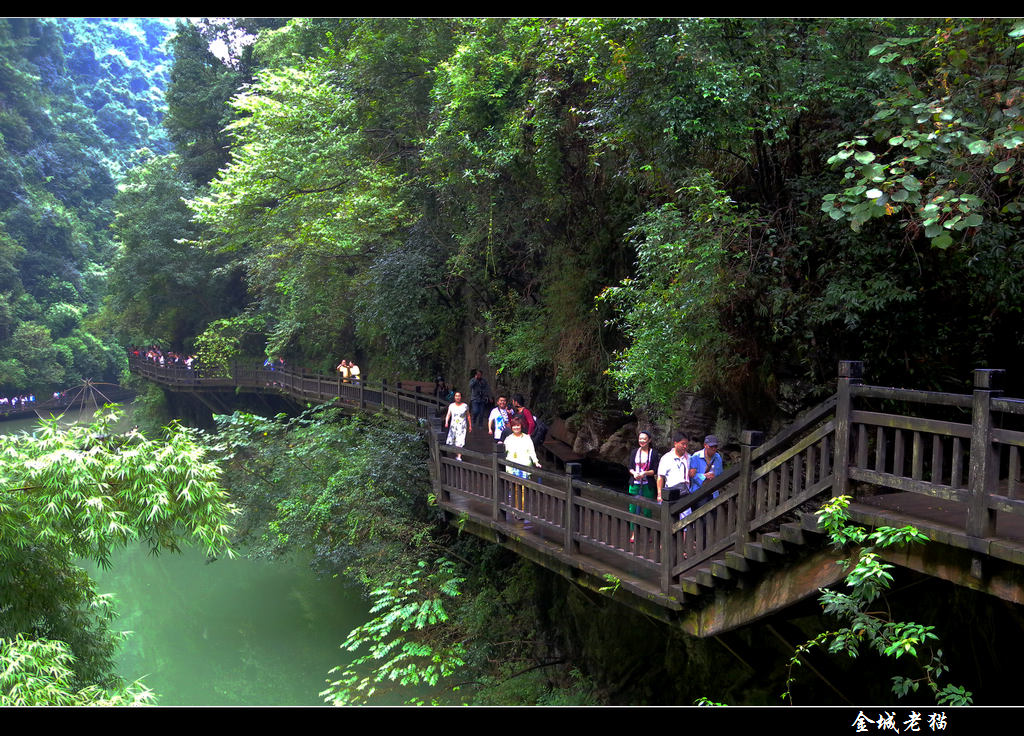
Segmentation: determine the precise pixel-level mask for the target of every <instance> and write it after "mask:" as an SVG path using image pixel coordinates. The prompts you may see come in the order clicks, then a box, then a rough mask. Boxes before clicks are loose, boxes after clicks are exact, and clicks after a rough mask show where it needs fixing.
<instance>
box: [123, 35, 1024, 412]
mask: <svg viewBox="0 0 1024 736" xmlns="http://www.w3.org/2000/svg"><path fill="white" fill-rule="evenodd" d="M1021 31H1022V27H1021V26H1020V25H1019V24H1018V23H1015V22H1014V21H1009V20H986V21H963V20H957V21H941V20H939V21H922V22H915V21H872V20H864V19H853V20H844V19H827V20H788V19H778V20H729V19H716V20H693V19H684V20H679V19H675V20H657V19H642V20H634V19H614V20H587V19H577V20H541V21H539V20H530V19H505V20H488V19H484V20H459V19H449V20H442V19H429V20H417V19H359V20H337V19H304V20H293V21H290V22H289V23H288V24H287V25H285V26H283V27H280V28H276V29H264V30H263V31H262V32H260V33H259V36H258V39H257V40H256V41H255V43H254V44H253V45H251V46H249V47H247V51H246V54H245V56H244V58H242V57H241V56H239V58H238V59H237V60H236V62H235V63H234V64H233V65H232V64H230V63H229V64H220V63H218V62H217V60H216V59H215V58H213V57H212V55H210V54H209V52H207V51H205V49H203V48H199V49H196V50H195V52H194V54H193V57H192V58H191V60H190V61H189V62H188V63H189V64H191V65H192V67H191V68H193V69H196V68H198V65H200V64H204V65H205V66H203V69H204V73H205V74H207V75H208V76H207V77H205V78H204V79H206V82H205V83H204V84H203V86H202V87H201V89H202V90H203V92H204V96H202V97H201V98H200V97H199V96H198V95H197V96H196V97H195V98H194V99H191V100H190V105H189V106H188V118H187V119H186V113H185V111H184V110H178V111H177V112H176V111H175V109H174V107H173V105H172V109H171V111H170V115H169V118H168V127H169V129H171V130H172V131H175V130H177V131H179V132H178V133H177V134H176V135H179V136H184V131H191V134H192V138H191V142H190V143H189V145H187V146H179V147H178V155H179V156H180V159H178V160H176V161H177V162H176V163H175V162H173V161H172V160H168V159H165V160H162V161H160V162H158V163H155V164H153V166H154V167H156V168H152V169H151V170H150V171H149V173H148V174H146V175H147V176H151V177H156V176H158V175H159V176H164V175H165V174H166V173H167V172H169V171H170V168H174V167H177V168H176V169H175V170H176V171H178V172H179V177H180V180H179V184H177V185H176V186H178V187H185V186H188V187H192V186H195V187H198V188H197V189H196V190H195V192H194V194H192V195H191V196H190V197H188V200H189V208H190V210H191V213H192V214H193V216H194V219H193V220H192V221H191V222H188V218H189V212H185V211H181V212H180V213H179V214H178V215H177V220H175V221H174V222H171V219H172V218H168V222H167V229H166V231H165V232H164V233H163V234H162V235H161V233H160V232H154V230H153V227H154V223H153V221H152V220H151V219H148V220H147V221H146V223H145V225H146V227H147V228H148V230H145V231H143V230H141V227H142V224H141V223H140V224H139V225H138V226H137V227H136V226H132V225H131V223H130V222H129V220H130V218H131V217H132V215H131V212H130V211H128V210H129V209H130V210H131V211H137V210H136V208H135V205H136V204H138V200H137V198H138V197H139V196H143V197H146V196H152V197H154V198H159V197H163V196H167V195H166V192H165V190H164V189H162V188H160V187H155V188H153V189H146V188H145V187H142V188H141V189H139V190H137V191H136V192H135V194H133V195H132V196H133V199H132V200H131V202H132V205H133V206H132V207H131V208H128V209H126V208H122V222H123V223H124V225H125V227H126V228H127V229H126V230H123V231H122V235H121V237H122V242H124V243H129V242H131V238H133V237H138V236H140V235H144V236H145V238H144V239H145V241H146V243H147V245H146V246H145V248H146V249H147V251H146V253H145V255H144V257H143V258H142V259H141V260H142V261H143V262H145V263H149V264H154V263H157V264H164V263H178V262H188V263H189V264H191V265H192V267H194V268H195V269H196V271H201V272H202V273H196V274H195V275H194V277H193V276H191V275H190V277H189V279H187V281H188V282H189V284H191V285H192V286H191V288H192V289H194V292H193V291H190V290H189V289H190V287H188V286H184V285H182V286H181V288H184V289H185V291H184V294H185V295H186V296H188V295H191V294H192V293H203V294H206V295H207V296H206V297H205V299H204V300H203V301H202V304H201V305H199V306H200V309H201V311H202V314H203V320H202V322H203V324H205V323H206V322H210V325H209V326H208V327H207V331H206V333H205V334H204V335H203V336H202V337H201V338H199V339H198V340H197V339H196V337H195V334H194V333H195V332H197V331H198V329H199V328H200V327H201V326H202V325H201V324H197V323H196V321H195V314H194V313H190V314H182V315H181V316H180V317H178V318H176V320H175V321H174V323H167V319H168V310H165V309H161V310H157V313H155V314H153V315H151V316H150V317H149V318H148V319H149V321H145V320H143V321H141V322H140V320H139V319H138V313H139V311H140V310H142V311H144V309H145V305H151V304H154V303H160V302H161V301H162V300H163V301H174V300H175V296H174V292H173V290H172V289H171V288H170V287H168V288H167V289H165V291H164V292H163V295H161V294H159V293H153V292H152V291H151V290H152V289H153V288H154V287H153V285H152V283H151V282H146V281H145V280H144V279H138V278H136V277H135V274H134V272H132V271H131V270H130V269H129V270H127V271H123V272H122V273H121V274H120V275H119V278H121V279H124V282H123V285H122V286H121V287H119V288H118V289H117V290H116V291H115V294H114V297H113V298H114V300H115V303H117V304H119V305H121V306H122V307H124V308H125V309H126V310H127V312H126V313H129V314H132V315H133V316H132V319H131V324H130V325H127V324H124V321H122V326H123V327H124V328H125V329H127V328H128V327H129V326H130V327H131V328H132V331H133V332H134V334H138V335H141V334H142V333H145V334H147V335H152V337H153V338H162V339H171V340H175V341H180V342H181V343H182V345H183V346H184V345H188V346H190V347H191V346H192V345H196V344H198V345H200V346H206V347H207V348H213V347H214V346H216V348H217V349H225V348H227V349H231V348H232V346H238V347H241V348H248V349H249V350H253V349H265V351H266V353H267V354H268V355H281V356H284V357H286V358H288V359H290V360H295V361H299V362H302V363H305V364H309V365H316V366H318V367H320V368H322V369H327V368H329V367H330V366H331V365H333V362H334V361H336V359H337V358H338V357H339V356H341V355H352V356H357V357H358V358H359V359H360V361H361V362H362V363H363V365H364V366H367V367H368V372H369V374H370V375H374V376H391V375H402V376H417V377H420V378H432V377H433V376H434V375H435V374H437V373H439V372H441V373H445V374H446V375H449V376H451V377H453V380H454V381H455V382H456V383H458V382H460V381H462V377H463V376H465V375H468V374H467V370H468V368H469V367H471V366H473V365H476V364H480V365H481V366H482V367H485V368H486V367H489V368H490V369H491V370H493V371H494V372H496V373H497V375H498V378H499V382H500V383H502V385H504V386H507V387H509V388H513V389H520V390H524V392H526V393H527V394H528V395H530V396H532V397H533V400H534V401H535V402H539V403H540V404H542V405H544V406H545V407H546V408H547V409H550V410H553V411H558V412H561V413H563V414H564V413H567V412H569V411H571V410H575V409H581V408H582V409H586V408H588V407H606V406H614V405H616V402H617V401H620V400H621V401H622V402H623V403H621V404H618V406H619V407H620V408H624V409H627V410H629V409H632V410H634V411H640V412H642V413H647V415H649V416H653V417H657V416H665V415H669V414H671V412H672V410H673V407H675V406H676V405H677V401H678V399H679V396H680V392H683V391H699V392H701V393H702V394H703V395H705V396H708V397H711V398H713V399H715V400H716V401H717V402H718V403H719V405H721V406H722V407H724V408H725V410H726V411H727V412H728V413H730V414H731V415H733V416H735V417H738V418H739V420H741V421H743V422H747V423H752V424H757V425H759V426H768V424H770V423H771V421H772V420H773V419H774V418H776V417H777V416H779V412H780V411H781V412H782V413H788V412H792V411H795V410H797V409H799V408H800V407H801V406H806V405H807V404H808V403H809V402H811V401H814V400H817V399H818V398H820V396H821V395H823V394H824V393H826V392H829V391H830V390H831V384H832V378H833V375H832V374H833V372H834V369H835V365H836V361H837V360H838V359H841V358H862V359H864V360H866V361H867V370H868V371H869V374H870V375H871V377H872V380H876V381H879V382H883V383H885V382H893V383H900V384H907V385H914V386H919V387H922V388H931V387H944V388H954V387H956V388H960V387H962V386H963V384H964V382H965V381H967V380H968V378H969V374H970V369H971V368H973V367H977V366H997V365H998V366H1012V365H1014V364H1015V362H1016V359H1017V357H1018V354H1019V351H1020V344H1021V340H1020V337H1021V335H1020V319H1019V310H1020V303H1021V300H1020V293H1021V292H1020V290H1021V286H1022V283H1021V278H1022V276H1021V274H1022V273H1024V270H1022V269H1021V265H1022V263H1021V261H1022V253H1021V246H1020V245H1019V237H1018V233H1019V232H1020V214H1019V212H1018V209H1019V197H1020V184H1021V167H1020V162H1019V161H1018V151H1019V148H1020V144H1021V142H1022V138H1021V135H1022V133H1021V124H1020V122H1019V120H1020V118H1019V107H1018V105H1019V95H1020V85H1021V68H1020V59H1019V53H1018V49H1017V47H1018V45H1019V40H1020V34H1021ZM250 38H251V36H250ZM179 43H180V42H179ZM243 62H244V63H243ZM185 63H186V62H185V60H183V59H182V57H180V56H179V57H178V59H177V61H176V65H177V66H183V65H184V64H185ZM250 77H251V79H252V83H251V85H248V86H237V85H236V87H235V88H233V89H228V86H230V85H229V84H228V83H229V82H231V81H232V80H235V81H237V82H238V83H242V82H243V81H244V80H248V79H249V78H250ZM173 91H174V83H173V79H172V93H173ZM225 103H226V104H227V106H228V107H227V108H225V107H224V105H225ZM204 111H205V120H207V121H211V122H201V121H200V117H201V113H203V112H204ZM226 111H227V112H226ZM217 116H220V117H219V118H218V117H217ZM214 119H217V120H220V121H222V122H226V123H227V124H226V132H227V135H229V136H230V138H229V142H228V143H227V145H228V146H229V148H226V149H223V151H222V152H223V158H221V159H220V160H219V161H218V160H214V161H210V160H209V159H210V156H211V151H213V150H216V147H215V146H214V147H211V146H210V145H202V142H203V141H209V140H211V139H212V137H214V136H215V132H216V131H215V129H216V124H214V123H213V122H212V121H213V120H214ZM204 131H205V132H204ZM161 167H162V168H161ZM169 167H170V168H169ZM220 167H222V168H220ZM218 169H219V170H218ZM159 172H164V174H159ZM207 178H210V180H209V182H208V183H207V181H204V180H205V179H207ZM179 193H180V192H176V193H175V195H174V196H175V200H174V201H177V199H176V197H177V196H178V194H179ZM161 208H162V207H161ZM133 228H134V229H133ZM183 234H184V235H183ZM183 237H184V238H185V239H186V240H187V241H188V244H185V243H183V242H182V238H183ZM161 243H162V244H163V245H160V244H161ZM140 247H141V246H140ZM203 259H206V260H203ZM200 263H202V264H204V265H203V266H199V265H197V264H200ZM210 265H215V268H214V269H211V268H209V266H210ZM203 274H206V275H205V276H204V275H203ZM232 274H234V275H238V276H240V277H242V278H244V280H245V283H246V284H247V287H248V288H247V294H246V296H245V297H244V300H239V298H238V296H239V295H238V293H237V291H233V290H235V289H237V283H236V282H235V281H233V279H232V278H231V276H232ZM204 279H210V280H212V281H213V282H215V283H216V284H217V286H216V288H217V289H220V291H217V292H216V297H215V296H214V295H213V293H212V292H210V291H209V289H208V287H207V283H208V282H207V281H206V280H204ZM140 281H141V282H143V283H146V284H147V286H145V287H144V289H146V290H149V291H146V292H144V293H138V292H131V289H130V288H129V286H128V285H130V284H138V283H140ZM199 284H202V287H201V288H200V286H198V285H199ZM210 286H211V287H212V286H213V284H210ZM175 288H177V287H175ZM218 300H219V301H218ZM132 304H134V305H135V307H136V309H134V310H132V309H131V308H130V307H131V305H132ZM217 318H219V319H217ZM211 320H216V321H211ZM246 340H248V342H246Z"/></svg>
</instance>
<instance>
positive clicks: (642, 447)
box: [627, 430, 724, 541]
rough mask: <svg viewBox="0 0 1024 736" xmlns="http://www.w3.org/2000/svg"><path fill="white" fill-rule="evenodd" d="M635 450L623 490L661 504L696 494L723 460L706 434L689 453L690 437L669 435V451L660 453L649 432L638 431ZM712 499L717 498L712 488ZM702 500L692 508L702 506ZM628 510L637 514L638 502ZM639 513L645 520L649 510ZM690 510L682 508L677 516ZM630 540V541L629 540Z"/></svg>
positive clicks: (718, 471) (716, 473) (715, 440)
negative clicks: (699, 445) (625, 486)
mask: <svg viewBox="0 0 1024 736" xmlns="http://www.w3.org/2000/svg"><path fill="white" fill-rule="evenodd" d="M637 445H638V447H637V449H636V450H634V451H633V453H632V455H631V457H630V460H629V462H628V463H627V468H628V470H629V474H630V481H629V486H628V488H627V492H628V493H629V495H630V496H642V497H643V498H647V499H650V500H652V501H657V502H658V503H662V502H664V501H675V500H678V499H680V498H682V497H683V496H686V495H689V494H693V493H697V491H699V490H700V488H701V486H703V485H704V483H706V482H707V481H709V480H711V479H712V478H715V477H717V476H719V475H721V474H722V469H723V466H724V463H723V461H722V454H721V453H720V452H719V451H718V438H717V437H715V435H713V434H709V435H707V436H706V437H705V438H704V446H703V447H702V448H701V449H700V450H698V451H697V452H695V453H693V454H692V455H691V454H690V438H689V436H688V435H687V434H686V433H685V432H676V433H675V434H674V435H672V450H671V451H669V452H667V453H665V454H664V455H660V454H659V453H658V451H657V450H656V449H655V448H654V446H653V445H652V443H651V433H650V432H647V431H644V430H641V431H640V432H639V433H638V434H637ZM711 497H712V498H718V491H715V492H714V493H713V494H712V496H711ZM706 502H707V501H702V502H700V503H698V504H697V506H695V507H693V508H697V507H699V506H702V505H703V504H704V503H706ZM629 510H630V512H631V513H634V514H639V513H641V510H640V507H639V504H634V503H631V504H630V505H629ZM642 513H643V515H644V516H646V517H647V518H648V519H649V518H651V516H652V513H651V510H650V509H643V510H642ZM691 513H692V509H686V510H685V511H683V512H682V514H680V516H679V518H680V519H682V518H685V517H686V516H689V515H690V514H691ZM630 541H633V540H632V539H631V540H630Z"/></svg>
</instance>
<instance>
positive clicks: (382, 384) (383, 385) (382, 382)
mask: <svg viewBox="0 0 1024 736" xmlns="http://www.w3.org/2000/svg"><path fill="white" fill-rule="evenodd" d="M387 388H388V382H387V381H385V380H384V379H383V378H382V379H380V408H381V409H383V408H384V407H385V403H384V392H385V391H387Z"/></svg>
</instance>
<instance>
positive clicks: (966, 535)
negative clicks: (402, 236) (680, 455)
mask: <svg viewBox="0 0 1024 736" xmlns="http://www.w3.org/2000/svg"><path fill="white" fill-rule="evenodd" d="M130 367H131V370H132V371H133V372H135V373H137V374H139V375H142V376H144V377H146V378H148V379H149V380H152V381H155V382H157V383H160V384H161V385H163V386H165V387H166V388H168V389H171V390H175V391H189V392H194V393H197V394H198V393H200V392H206V391H218V390H220V391H223V390H249V391H260V392H271V391H272V392H280V393H283V394H286V395H288V396H291V397H293V398H296V399H299V400H302V401H315V402H322V403H338V404H342V405H346V406H350V407H359V408H362V409H367V410H374V411H377V410H395V411H397V412H399V413H401V414H402V415H404V416H407V417H409V418H414V419H417V420H420V421H421V423H424V424H427V425H429V426H430V428H431V431H430V449H431V467H430V471H431V479H432V482H433V485H434V492H435V495H436V498H437V500H438V503H439V505H440V506H441V507H442V508H443V509H444V510H445V512H446V513H447V514H448V515H449V516H450V518H451V520H452V521H453V523H457V524H458V525H459V526H460V528H462V529H464V530H466V531H469V532H472V533H474V534H476V535H478V536H480V537H482V538H484V539H488V540H490V541H493V542H495V543H498V544H502V545H504V546H506V547H508V548H509V549H512V550H514V551H516V552H517V553H518V554H520V555H523V556H524V557H527V558H529V559H531V560H533V561H535V562H536V563H538V564H540V565H543V566H545V567H548V568H550V569H552V570H554V571H556V572H558V573H559V574H562V575H564V576H566V577H569V578H571V579H573V580H576V581H577V582H579V583H580V584H581V585H584V586H587V587H590V588H593V589H595V590H600V591H601V592H603V593H605V594H608V595H612V596H614V597H616V598H617V599H619V600H621V601H622V602H623V603H626V604H627V605H630V606H633V607H635V608H639V609H641V610H644V611H645V612H647V613H649V614H650V615H652V616H656V617H658V618H660V619H663V620H666V621H669V622H672V623H674V624H677V625H679V626H681V627H682V628H683V629H685V630H686V631H688V632H690V633H692V634H694V635H697V636H708V635H713V634H718V633H722V632H724V631H727V630H729V629H732V628H735V627H737V626H741V625H743V624H746V623H749V622H750V621H753V620H755V619H757V618H759V617H761V616H764V615H767V614H769V613H772V612H774V611H778V610H781V609H782V608H785V607H787V606H789V605H792V603H794V602H796V601H798V600H800V599H802V598H804V597H806V596H809V595H812V594H814V593H815V592H816V591H817V590H818V588H820V587H823V586H825V585H830V584H832V583H834V582H836V581H837V580H838V579H839V578H840V577H841V574H842V569H841V568H840V566H838V565H836V564H835V562H836V560H837V559H838V558H839V556H840V555H849V554H851V552H849V551H847V552H840V551H836V550H832V549H830V548H828V547H827V546H826V545H825V544H824V539H823V535H822V534H821V532H820V530H819V529H818V527H817V522H816V518H815V517H814V515H813V511H814V510H816V509H817V508H818V507H820V505H821V504H822V503H823V502H824V500H826V499H827V498H828V497H831V496H838V495H851V496H853V497H854V502H853V503H852V504H851V515H852V517H853V519H854V520H855V521H859V522H861V523H865V524H869V525H875V526H878V525H889V526H902V525H904V524H908V523H909V524H914V525H915V526H918V527H919V528H921V529H922V530H924V531H925V532H926V533H927V534H929V536H930V537H931V538H932V539H933V540H934V541H933V542H932V543H930V544H928V545H926V546H925V547H924V548H917V549H908V550H898V551H895V552H891V553H887V554H888V556H889V557H890V559H892V560H893V561H894V562H896V563H898V564H901V565H904V566H906V567H909V568H911V569H915V570H918V571H919V572H922V573H925V574H928V575H933V576H936V577H940V578H942V579H945V580H950V581H952V582H955V583H957V584H959V585H965V586H968V587H972V588H975V589H977V590H982V591H985V592H988V593H991V594H994V595H998V596H1000V597H1002V598H1004V599H1007V600H1011V601H1015V602H1024V488H1022V483H1021V478H1022V469H1024V468H1022V458H1021V447H1024V401H1021V400H1017V399H1005V398H1002V397H1001V396H1000V395H999V391H998V389H997V388H996V385H997V382H998V380H999V377H1000V375H1001V372H1000V371H976V375H975V383H976V388H975V391H974V393H973V394H971V395H962V396H961V395H955V394H940V393H932V392H923V391H914V390H907V389H894V388H887V387H878V386H865V385H862V383H861V378H860V371H861V365H860V363H856V362H844V363H842V364H840V373H839V379H838V391H837V393H836V394H835V395H834V396H833V397H832V398H830V399H828V400H826V401H825V402H823V403H822V404H820V405H819V406H817V407H815V408H813V409H811V410H810V411H808V412H807V413H805V414H804V415H803V416H802V417H801V418H800V419H799V420H798V421H797V422H795V423H794V424H793V425H791V426H790V427H789V428H787V429H785V430H784V431H782V432H780V433H779V434H778V435H776V436H775V437H773V438H771V439H770V440H769V441H768V442H762V436H761V434H760V433H759V432H752V431H748V432H744V433H743V436H742V441H741V447H742V454H741V461H740V463H739V465H738V466H735V467H732V468H730V469H728V470H727V471H726V472H725V473H723V474H722V475H721V476H719V477H718V478H715V479H714V480H713V481H711V482H709V483H707V484H705V486H704V487H703V488H702V489H701V491H700V493H699V494H694V495H692V496H686V497H684V498H682V499H680V500H678V501H675V502H672V503H665V504H657V503H655V502H652V501H648V500H646V499H642V498H640V499H637V498H635V497H631V498H629V499H628V500H627V498H626V497H625V496H624V494H622V493H620V492H619V491H618V490H616V489H611V488H607V487H604V486H601V485H598V484H595V483H590V482H587V481H585V480H583V479H581V478H579V477H578V476H576V475H574V474H573V473H572V472H571V471H572V469H573V466H572V465H571V464H570V465H569V466H568V468H569V470H570V472H566V473H559V472H554V471H552V470H550V469H547V468H545V469H543V470H541V469H537V468H524V469H526V470H528V471H529V472H530V477H529V478H527V479H522V478H518V477H516V476H514V475H512V474H509V473H507V472H505V471H506V465H514V463H506V461H505V460H504V458H501V457H499V456H498V455H497V454H496V453H495V452H494V451H493V448H492V447H491V445H490V442H489V440H487V438H486V432H483V431H481V429H482V428H478V429H477V431H476V432H474V433H473V434H471V435H470V437H471V441H470V444H469V446H468V447H467V448H456V447H452V446H449V445H445V444H444V434H443V427H442V426H441V425H442V419H441V414H442V411H443V408H444V407H443V406H442V405H441V402H439V401H438V400H437V399H435V398H434V397H432V396H428V395H424V394H423V393H421V392H419V391H415V390H414V391H410V390H407V389H404V388H402V387H400V386H394V387H392V386H388V385H386V384H383V383H382V384H380V385H379V386H372V387H371V385H369V384H350V383H342V382H341V381H340V379H338V378H336V377H333V376H323V375H317V374H312V373H304V372H301V371H293V370H290V369H287V368H286V369H283V370H282V369H277V370H274V371H269V370H264V369H261V368H257V367H242V366H235V367H233V368H232V369H231V370H230V371H225V372H224V373H223V374H222V375H213V376H210V375H207V376H203V375H197V374H195V373H194V372H192V371H190V370H188V369H184V368H166V367H160V366H158V365H155V364H152V363H147V362H146V361H144V360H138V359H134V360H132V361H131V365H130ZM883 409H884V410H883ZM459 453H461V454H462V456H463V458H464V460H462V461H459V460H457V459H456V455H457V454H459ZM520 467H521V466H520ZM715 492H717V493H718V497H717V498H715V499H711V495H712V494H713V493H715ZM702 501H706V502H705V503H704V504H703V505H701V506H700V508H696V509H695V507H696V506H697V505H698V504H700V503H701V502H702ZM630 502H634V503H638V504H639V505H640V506H641V507H644V508H648V509H650V510H651V511H652V517H651V518H647V517H644V516H640V515H637V514H633V513H630V512H629V510H628V508H627V504H628V503H630ZM685 509H691V510H693V509H695V510H693V511H692V513H691V514H690V515H689V516H687V517H685V520H684V521H680V520H679V517H680V514H681V513H682V511H684V510H685ZM631 538H632V541H631Z"/></svg>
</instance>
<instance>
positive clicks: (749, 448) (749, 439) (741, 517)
mask: <svg viewBox="0 0 1024 736" xmlns="http://www.w3.org/2000/svg"><path fill="white" fill-rule="evenodd" d="M763 442H764V433H763V432H755V431H753V430H750V429H745V430H743V432H742V434H741V435H740V444H741V448H740V453H741V454H740V478H739V487H738V495H737V496H736V548H737V549H742V545H744V544H746V543H747V542H750V541H752V537H751V535H750V510H751V509H752V508H753V507H754V492H753V490H751V488H750V485H751V483H750V476H751V475H752V474H753V468H752V463H751V461H750V456H751V455H752V454H753V453H754V448H755V447H760V446H761V444H762V443H763Z"/></svg>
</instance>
